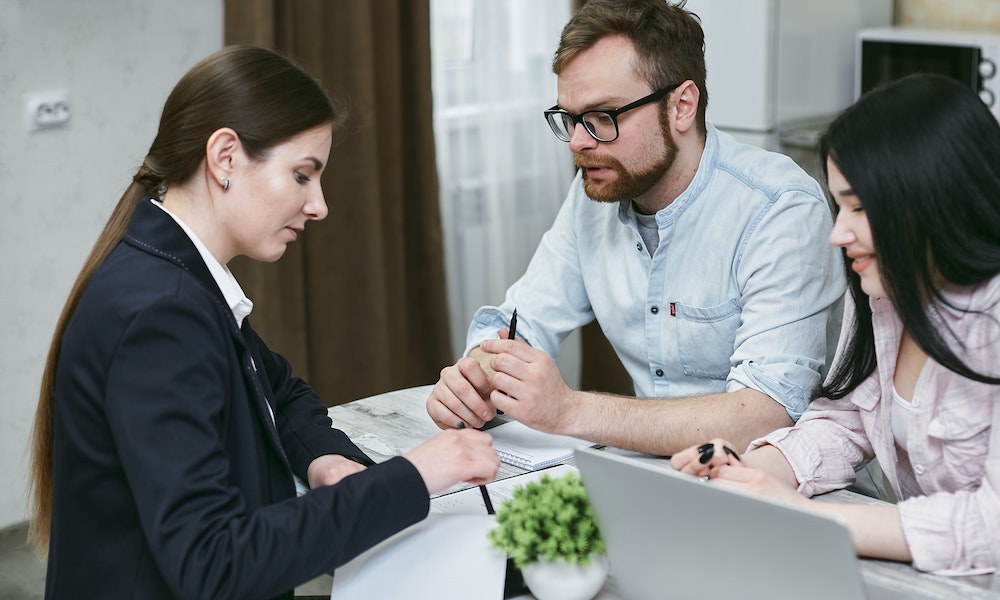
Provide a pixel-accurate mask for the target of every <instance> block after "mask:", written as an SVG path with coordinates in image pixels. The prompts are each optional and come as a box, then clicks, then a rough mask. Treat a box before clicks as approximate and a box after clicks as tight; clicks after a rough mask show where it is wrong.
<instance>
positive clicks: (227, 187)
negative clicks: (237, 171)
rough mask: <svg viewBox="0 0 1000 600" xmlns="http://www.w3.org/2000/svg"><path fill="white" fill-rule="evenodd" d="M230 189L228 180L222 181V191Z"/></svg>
mask: <svg viewBox="0 0 1000 600" xmlns="http://www.w3.org/2000/svg"><path fill="white" fill-rule="evenodd" d="M228 189H229V180H228V179H223V180H222V191H226V190H228Z"/></svg>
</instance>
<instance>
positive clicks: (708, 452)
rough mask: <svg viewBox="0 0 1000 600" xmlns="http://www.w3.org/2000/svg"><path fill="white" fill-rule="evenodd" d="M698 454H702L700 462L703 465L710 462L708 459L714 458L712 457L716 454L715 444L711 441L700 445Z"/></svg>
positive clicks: (699, 458)
mask: <svg viewBox="0 0 1000 600" xmlns="http://www.w3.org/2000/svg"><path fill="white" fill-rule="evenodd" d="M698 454H700V456H699V457H698V462H700V463H701V464H703V465H706V464H708V461H710V460H712V457H713V456H714V455H715V444H712V443H711V442H709V443H707V444H702V445H700V446H698Z"/></svg>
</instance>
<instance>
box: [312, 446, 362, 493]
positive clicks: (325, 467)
mask: <svg viewBox="0 0 1000 600" xmlns="http://www.w3.org/2000/svg"><path fill="white" fill-rule="evenodd" d="M364 470H365V466H364V465H362V464H360V463H356V462H354V461H353V460H351V459H349V458H345V457H343V456H341V455H339V454H324V455H323V456H320V457H318V458H316V459H314V460H313V461H312V462H311V463H309V470H308V471H307V476H308V478H309V489H315V488H318V487H320V486H324V485H333V484H335V483H337V482H339V481H340V480H341V479H343V478H344V477H347V476H348V475H353V474H355V473H359V472H361V471H364Z"/></svg>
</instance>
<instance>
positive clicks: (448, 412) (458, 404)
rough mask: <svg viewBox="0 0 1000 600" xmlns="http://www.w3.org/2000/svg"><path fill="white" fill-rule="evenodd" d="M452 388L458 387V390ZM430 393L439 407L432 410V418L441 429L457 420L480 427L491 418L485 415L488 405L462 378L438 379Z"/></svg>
mask: <svg viewBox="0 0 1000 600" xmlns="http://www.w3.org/2000/svg"><path fill="white" fill-rule="evenodd" d="M453 388H458V391H457V392H456V390H455V389H453ZM432 394H433V396H432V399H433V401H435V402H436V403H437V405H438V406H439V407H440V408H439V409H438V410H436V411H434V414H432V418H433V419H434V421H435V422H436V423H438V426H440V427H442V429H444V428H451V427H454V426H455V423H457V422H458V421H464V422H466V423H467V424H469V425H470V426H472V427H481V426H482V425H483V424H485V423H486V421H488V420H489V419H490V418H492V416H490V417H487V416H486V415H489V414H490V411H491V409H490V406H489V405H488V404H487V403H486V402H485V401H484V400H483V399H482V397H481V396H480V395H479V393H478V392H477V391H475V389H473V388H472V386H471V385H470V384H469V383H468V382H467V381H465V380H464V379H461V378H460V379H459V380H457V381H443V380H442V381H439V382H438V383H437V384H436V385H435V386H434V389H433V391H432ZM474 411H478V412H479V415H482V416H479V415H477V414H476V412H474ZM428 412H430V411H428Z"/></svg>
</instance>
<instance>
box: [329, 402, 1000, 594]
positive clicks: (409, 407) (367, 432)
mask: <svg viewBox="0 0 1000 600" xmlns="http://www.w3.org/2000/svg"><path fill="white" fill-rule="evenodd" d="M430 391H431V386H420V387H414V388H408V389H403V390H397V391H393V392H387V393H384V394H378V395H376V396H371V397H369V398H363V399H361V400H355V401H353V402H348V403H346V404H341V405H339V406H333V407H331V408H330V409H329V411H328V412H329V415H330V418H331V419H333V424H334V427H337V428H338V429H341V430H343V431H344V432H345V433H347V435H348V436H349V437H350V438H351V439H352V440H353V441H354V442H355V443H356V444H357V445H358V446H359V447H361V449H362V450H364V451H365V452H366V453H367V454H368V456H370V457H371V458H372V460H374V461H376V462H381V461H384V460H387V459H389V458H391V457H393V456H397V455H399V454H403V453H405V452H407V451H409V450H411V449H413V448H415V447H416V446H417V445H419V444H420V443H421V442H423V441H425V440H427V439H428V438H430V437H431V436H433V435H434V434H436V433H438V432H439V431H440V430H439V429H438V427H437V425H435V424H434V422H433V421H431V418H430V416H428V415H427V409H426V406H425V402H426V401H427V397H428V396H429V395H430ZM501 419H502V417H501ZM523 472H524V470H523V469H519V468H517V467H513V466H510V465H507V464H504V463H501V465H500V471H499V473H497V478H498V479H501V478H505V477H510V476H513V475H518V474H520V473H523ZM464 487H471V486H468V485H459V486H456V487H455V488H453V489H451V490H447V491H446V492H444V493H447V492H451V491H455V490H458V489H463V488H464ZM820 499H821V500H830V501H832V502H859V503H878V502H881V501H880V500H877V499H874V498H869V497H867V496H863V495H860V494H856V493H853V492H849V491H846V490H841V491H837V492H831V493H829V494H825V495H824V496H823V497H822V498H820ZM861 568H862V574H863V575H864V577H865V579H867V580H869V581H872V582H876V583H879V584H882V585H888V586H890V587H894V588H897V589H899V590H902V591H910V592H919V593H922V594H925V595H926V594H930V595H932V596H934V597H940V598H948V599H952V598H954V599H956V600H959V599H960V600H993V599H1000V574H994V575H977V576H969V577H940V576H936V575H929V574H927V573H921V572H920V571H917V570H915V569H914V568H912V567H911V566H909V565H907V564H903V563H897V562H891V561H883V560H875V559H867V558H866V559H862V561H861ZM525 598H530V596H525ZM598 598H599V599H600V600H620V599H621V595H620V594H619V593H618V590H617V586H616V585H615V581H614V573H613V572H612V575H611V577H609V578H608V582H607V584H606V585H605V586H604V588H603V589H602V590H601V593H600V594H599V595H598Z"/></svg>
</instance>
